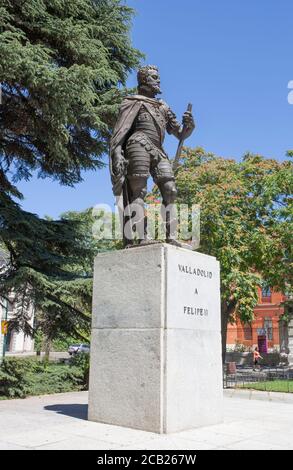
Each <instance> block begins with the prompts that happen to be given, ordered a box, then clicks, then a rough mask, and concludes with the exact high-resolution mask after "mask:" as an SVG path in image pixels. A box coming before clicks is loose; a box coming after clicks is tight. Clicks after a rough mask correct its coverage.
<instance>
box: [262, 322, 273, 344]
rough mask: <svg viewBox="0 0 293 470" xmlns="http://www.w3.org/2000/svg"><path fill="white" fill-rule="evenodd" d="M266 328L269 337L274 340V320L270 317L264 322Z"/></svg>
mask: <svg viewBox="0 0 293 470" xmlns="http://www.w3.org/2000/svg"><path fill="white" fill-rule="evenodd" d="M263 327H264V330H265V331H266V335H267V339H268V340H269V341H272V340H273V320H272V319H271V318H270V317H267V318H264V322H263Z"/></svg>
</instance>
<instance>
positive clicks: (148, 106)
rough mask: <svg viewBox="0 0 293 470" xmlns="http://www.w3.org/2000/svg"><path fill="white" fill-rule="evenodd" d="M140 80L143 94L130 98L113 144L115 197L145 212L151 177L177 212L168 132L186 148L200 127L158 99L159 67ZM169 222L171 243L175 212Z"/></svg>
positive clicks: (167, 204) (142, 74)
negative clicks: (166, 147)
mask: <svg viewBox="0 0 293 470" xmlns="http://www.w3.org/2000/svg"><path fill="white" fill-rule="evenodd" d="M137 80H138V94H137V95H133V96H127V97H126V98H125V99H124V100H123V102H122V104H121V107H120V112H119V116H118V119H117V122H116V126H115V128H114V132H113V136H112V139H111V144H110V172H111V180H112V185H113V193H114V195H115V196H121V195H122V194H123V204H124V207H126V206H128V205H129V204H130V205H131V204H133V203H135V204H136V205H137V206H136V207H141V210H142V213H144V199H145V196H146V194H147V180H148V177H149V175H151V176H152V178H153V180H154V182H155V183H156V184H157V185H158V187H159V190H160V192H161V195H162V202H163V206H164V207H165V208H167V207H171V206H172V204H173V203H174V202H175V199H176V195H177V191H176V185H175V177H174V172H173V168H172V164H171V162H170V161H169V159H168V156H167V155H166V153H165V151H164V149H163V147H162V145H163V141H164V137H165V131H166V130H167V132H168V134H173V135H175V136H176V137H177V138H178V139H179V141H180V143H181V144H182V142H183V139H185V138H187V137H189V136H190V135H191V134H192V132H193V130H194V127H195V125H194V120H193V117H192V114H191V111H189V110H188V111H186V112H185V113H184V115H183V119H182V123H183V125H182V126H181V125H180V124H179V123H178V121H177V119H176V116H175V114H174V113H173V112H172V111H171V109H170V108H169V106H168V105H167V104H166V103H165V102H164V101H163V100H159V99H157V98H155V97H156V95H158V94H159V93H161V90H160V77H159V73H158V68H157V67H156V66H153V65H147V66H145V67H141V68H140V69H139V70H138V74H137ZM189 109H191V107H190V108H189ZM170 210H171V209H170ZM129 215H130V216H131V214H129ZM166 217H167V218H166V242H174V236H173V234H172V233H171V232H172V231H171V228H170V227H171V218H172V215H171V214H170V211H169V213H168V211H167V215H166ZM125 221H126V218H124V223H125ZM137 225H138V224H137ZM138 231H139V233H138V239H139V242H140V243H141V242H143V241H145V234H146V224H144V229H143V230H141V229H138ZM124 242H125V245H130V244H131V243H132V240H130V239H129V238H127V237H125V236H124Z"/></svg>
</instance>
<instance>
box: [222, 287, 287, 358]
mask: <svg viewBox="0 0 293 470" xmlns="http://www.w3.org/2000/svg"><path fill="white" fill-rule="evenodd" d="M285 299H286V297H285V295H283V294H282V293H280V292H277V291H274V290H273V289H262V288H258V304H257V305H256V307H255V309H254V320H253V322H252V323H251V324H243V323H242V322H241V321H240V320H238V319H237V321H236V323H234V324H229V325H228V330H227V350H233V349H235V348H241V347H243V349H244V348H247V349H249V348H253V347H255V346H259V345H260V344H261V341H265V342H266V346H267V349H268V351H272V350H278V351H281V352H286V351H285V350H286V344H287V334H288V333H287V327H286V325H285V324H284V322H283V321H282V320H280V317H281V316H282V314H283V313H284V307H283V305H282V303H283V302H284V300H285Z"/></svg>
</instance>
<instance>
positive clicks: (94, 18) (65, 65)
mask: <svg viewBox="0 0 293 470" xmlns="http://www.w3.org/2000/svg"><path fill="white" fill-rule="evenodd" d="M131 14H132V11H131V10H130V9H129V8H128V7H126V6H124V5H122V4H121V2H120V1H119V0H75V1H74V2H73V1H72V0H63V1H60V0H28V1H25V2H24V1H23V0H13V1H11V0H2V2H1V8H0V76H1V82H2V105H1V108H0V157H1V160H0V162H1V166H0V171H1V173H0V177H1V179H0V181H1V185H2V187H4V188H9V187H10V185H9V180H8V175H9V176H11V177H12V179H13V180H14V181H17V180H19V179H20V178H25V179H28V178H30V176H31V172H32V171H33V170H36V171H38V172H39V175H40V176H41V177H46V176H49V177H52V178H54V179H56V180H58V181H60V182H61V183H62V184H69V185H72V184H74V183H77V182H79V181H80V180H81V170H88V169H95V168H99V167H100V166H101V160H100V157H101V156H102V155H103V153H104V152H105V151H107V148H108V147H107V146H108V138H109V130H110V128H111V124H112V123H113V116H114V115H115V112H116V110H117V104H118V103H119V102H120V99H121V93H119V91H118V90H117V85H125V80H126V77H127V74H128V72H129V71H130V70H131V69H132V68H133V67H135V66H136V65H137V64H138V59H139V57H140V54H139V53H138V51H136V50H135V49H133V48H132V47H131V44H130V41H129V37H128V31H129V26H130V25H129V21H130V18H131Z"/></svg>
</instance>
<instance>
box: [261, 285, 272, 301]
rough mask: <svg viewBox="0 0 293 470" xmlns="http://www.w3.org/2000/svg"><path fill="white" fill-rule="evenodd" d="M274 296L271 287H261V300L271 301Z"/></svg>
mask: <svg viewBox="0 0 293 470" xmlns="http://www.w3.org/2000/svg"><path fill="white" fill-rule="evenodd" d="M271 298H272V291H271V288H270V287H263V288H262V289H261V300H262V301H265V302H270V301H271Z"/></svg>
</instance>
